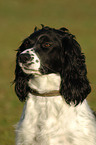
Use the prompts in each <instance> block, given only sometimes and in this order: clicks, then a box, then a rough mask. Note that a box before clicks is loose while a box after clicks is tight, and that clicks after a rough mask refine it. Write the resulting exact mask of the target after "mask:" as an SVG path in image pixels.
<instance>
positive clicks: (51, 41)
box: [14, 26, 96, 145]
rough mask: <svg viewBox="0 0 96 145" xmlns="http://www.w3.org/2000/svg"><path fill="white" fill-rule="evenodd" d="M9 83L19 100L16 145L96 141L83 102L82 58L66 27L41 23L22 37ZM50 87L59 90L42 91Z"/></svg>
mask: <svg viewBox="0 0 96 145" xmlns="http://www.w3.org/2000/svg"><path fill="white" fill-rule="evenodd" d="M14 82H15V91H16V94H17V96H18V97H19V99H20V101H25V105H24V109H23V113H22V116H21V119H20V121H19V123H18V124H17V127H16V145H96V120H95V116H94V115H93V113H92V110H91V109H90V108H89V106H88V104H87V101H86V97H87V95H88V94H89V93H90V91H91V88H90V84H89V81H88V79H87V70H86V65H85V57H84V54H83V53H82V52H81V48H80V45H79V44H78V42H77V41H76V39H75V37H74V35H72V34H71V33H70V32H69V31H68V30H67V29H66V28H61V29H54V28H50V27H44V26H43V27H42V29H40V30H36V29H35V32H34V33H32V34H31V35H30V36H29V37H28V38H26V39H25V40H24V41H23V43H22V45H21V46H20V47H19V49H18V52H17V59H16V70H15V81H14ZM34 90H35V91H36V92H37V94H38V95H34V94H32V92H33V91H34ZM52 91H58V92H59V93H60V95H58V94H57V96H56V95H55V96H50V97H49V96H47V94H48V93H50V92H52ZM39 94H46V96H41V95H39Z"/></svg>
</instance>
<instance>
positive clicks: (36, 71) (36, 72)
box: [21, 66, 41, 75]
mask: <svg viewBox="0 0 96 145" xmlns="http://www.w3.org/2000/svg"><path fill="white" fill-rule="evenodd" d="M21 68H22V70H23V71H24V72H25V73H27V74H34V75H41V73H40V71H39V70H36V69H32V68H30V67H27V66H23V67H21Z"/></svg>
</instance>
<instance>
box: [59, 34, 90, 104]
mask: <svg viewBox="0 0 96 145" xmlns="http://www.w3.org/2000/svg"><path fill="white" fill-rule="evenodd" d="M61 59H62V60H61V61H62V71H61V80H62V81H61V88H60V93H61V95H62V96H64V98H65V101H66V102H67V103H68V104H70V103H74V104H75V105H78V104H79V103H80V102H83V100H84V99H85V98H86V97H87V95H88V94H89V93H90V91H91V87H90V85H89V81H88V79H87V76H86V75H87V70H86V65H85V56H84V54H82V53H81V48H80V45H79V44H78V42H77V41H76V40H75V39H74V36H73V35H71V34H68V35H67V34H66V36H65V37H64V38H63V40H62V54H61Z"/></svg>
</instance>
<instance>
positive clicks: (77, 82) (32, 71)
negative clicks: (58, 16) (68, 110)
mask: <svg viewBox="0 0 96 145" xmlns="http://www.w3.org/2000/svg"><path fill="white" fill-rule="evenodd" d="M50 73H59V75H60V77H61V86H60V94H61V95H62V96H63V97H64V99H65V101H66V102H67V103H68V104H70V103H71V102H73V103H74V104H75V105H77V104H79V103H80V102H82V101H83V100H84V99H85V98H86V97H87V95H88V94H89V93H90V91H91V88H90V85H89V81H88V79H87V70H86V65H85V57H84V54H83V53H81V48H80V45H79V44H78V42H77V41H76V40H75V38H74V36H73V35H72V34H71V33H69V31H68V30H67V29H66V28H61V29H53V28H49V27H43V28H42V29H40V30H38V31H35V32H34V33H32V34H31V35H30V36H29V37H28V38H26V39H25V40H24V41H23V43H22V44H21V46H20V47H19V49H18V53H17V59H16V70H15V91H16V93H17V95H18V97H19V99H20V100H21V101H24V100H25V99H26V97H27V95H28V92H29V91H30V88H29V86H28V80H29V79H30V77H31V78H32V77H34V76H35V75H44V74H50ZM42 83H43V82H42Z"/></svg>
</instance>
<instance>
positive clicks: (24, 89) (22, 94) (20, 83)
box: [14, 66, 29, 102]
mask: <svg viewBox="0 0 96 145" xmlns="http://www.w3.org/2000/svg"><path fill="white" fill-rule="evenodd" d="M18 67H19V66H18ZM19 69H21V68H19ZM17 70H18V69H17V68H16V70H15V75H16V77H15V81H14V82H15V92H16V94H17V96H18V98H19V100H20V101H22V102H23V101H25V99H26V97H27V95H28V92H29V87H28V84H27V83H28V78H27V77H26V76H25V77H24V74H23V75H21V74H20V73H21V71H22V70H19V72H17ZM17 73H19V74H18V75H17Z"/></svg>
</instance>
